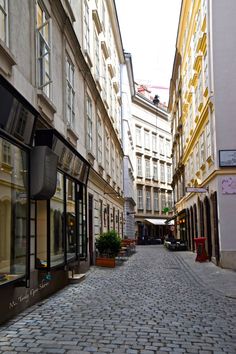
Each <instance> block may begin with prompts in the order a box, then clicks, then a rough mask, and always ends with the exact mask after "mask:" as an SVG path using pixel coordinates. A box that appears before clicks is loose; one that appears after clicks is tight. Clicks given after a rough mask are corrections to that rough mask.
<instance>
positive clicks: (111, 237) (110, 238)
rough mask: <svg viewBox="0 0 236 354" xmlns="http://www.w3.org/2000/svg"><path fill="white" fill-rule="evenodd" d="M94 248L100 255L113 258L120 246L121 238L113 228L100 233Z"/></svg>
mask: <svg viewBox="0 0 236 354" xmlns="http://www.w3.org/2000/svg"><path fill="white" fill-rule="evenodd" d="M96 248H97V250H98V252H99V255H100V256H102V257H108V258H114V257H116V256H117V255H118V253H119V251H120V248H121V238H120V237H119V236H118V234H117V232H116V231H115V230H111V231H107V232H104V233H102V234H101V235H100V236H99V237H97V238H96Z"/></svg>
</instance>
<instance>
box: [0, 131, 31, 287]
mask: <svg viewBox="0 0 236 354" xmlns="http://www.w3.org/2000/svg"><path fill="white" fill-rule="evenodd" d="M0 145H2V146H4V145H5V146H7V147H9V146H10V149H9V150H8V149H7V151H8V152H9V153H10V152H11V154H12V156H14V168H13V170H12V173H11V174H9V171H8V170H6V169H5V168H4V167H2V168H1V170H0V188H1V191H2V192H1V197H0V285H2V284H5V283H6V282H9V281H13V280H17V279H19V278H22V277H25V275H26V250H27V243H28V225H29V220H28V207H29V204H28V159H27V153H26V152H25V151H23V150H21V149H20V148H19V147H17V146H15V145H13V144H10V143H9V142H6V141H5V140H4V139H2V138H0ZM2 157H3V155H0V164H1V165H2V162H3V161H2ZM7 158H9V156H8V157H7ZM5 162H6V161H5Z"/></svg>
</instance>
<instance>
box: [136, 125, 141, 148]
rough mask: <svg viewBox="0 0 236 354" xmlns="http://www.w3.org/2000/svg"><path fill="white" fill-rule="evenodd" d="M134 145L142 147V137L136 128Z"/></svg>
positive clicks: (139, 129) (139, 130) (138, 128)
mask: <svg viewBox="0 0 236 354" xmlns="http://www.w3.org/2000/svg"><path fill="white" fill-rule="evenodd" d="M136 145H137V146H142V136H141V128H140V127H136Z"/></svg>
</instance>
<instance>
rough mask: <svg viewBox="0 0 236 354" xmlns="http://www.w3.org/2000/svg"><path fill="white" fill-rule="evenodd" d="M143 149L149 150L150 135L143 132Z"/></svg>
mask: <svg viewBox="0 0 236 354" xmlns="http://www.w3.org/2000/svg"><path fill="white" fill-rule="evenodd" d="M144 148H145V149H147V150H150V134H149V132H147V131H144Z"/></svg>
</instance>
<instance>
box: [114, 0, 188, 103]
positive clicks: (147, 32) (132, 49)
mask: <svg viewBox="0 0 236 354" xmlns="http://www.w3.org/2000/svg"><path fill="white" fill-rule="evenodd" d="M180 6H181V0H145V1H144V0H116V7H117V13H118V19H119V24H120V30H121V36H122V42H123V47H124V51H125V52H128V53H131V55H132V63H133V71H134V79H135V81H136V82H137V83H140V84H146V85H150V86H161V87H165V88H167V89H155V88H150V90H151V91H152V94H153V95H154V94H158V95H159V97H160V100H161V102H166V103H168V94H169V91H168V89H169V85H170V79H171V74H172V67H173V61H174V55H175V44H176V37H177V30H178V22H179V13H180Z"/></svg>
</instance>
